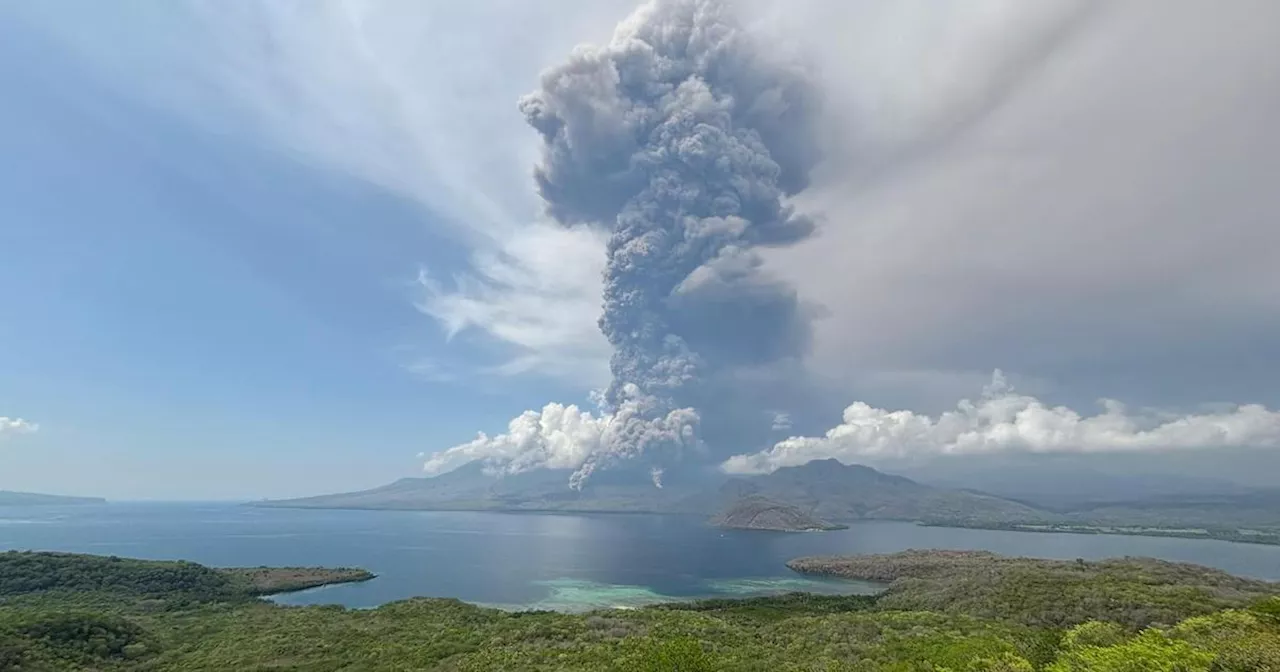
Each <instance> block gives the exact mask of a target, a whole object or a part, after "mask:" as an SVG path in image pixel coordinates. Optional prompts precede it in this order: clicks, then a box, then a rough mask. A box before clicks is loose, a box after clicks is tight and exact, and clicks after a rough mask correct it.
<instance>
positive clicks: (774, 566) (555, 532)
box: [0, 503, 1280, 610]
mask: <svg viewBox="0 0 1280 672" xmlns="http://www.w3.org/2000/svg"><path fill="white" fill-rule="evenodd" d="M908 548H952V549H986V550H991V551H995V552H998V553H1003V554H1008V555H1025V556H1035V557H1046V558H1066V559H1072V558H1104V557H1116V556H1124V555H1146V556H1153V557H1157V558H1164V559H1167V560H1177V561H1184V562H1194V563H1198V564H1203V565H1210V566H1214V567H1220V568H1222V569H1224V570H1227V571H1229V572H1232V573H1235V574H1240V575H1244V576H1252V577H1258V578H1265V579H1273V580H1280V546H1261V545H1250V544H1233V543H1227V542H1218V541H1208V540H1199V539H1167V538H1149V537H1123V536H1103V535H1072V534H1044V533H1031V532H1005V531H989V530H964V529H948V528H936V527H920V526H916V525H913V524H910V523H894V522H868V523H862V524H857V525H854V526H853V527H852V528H851V529H848V530H842V531H837V532H820V533H805V534H782V533H768V532H747V531H722V530H716V529H712V528H708V527H706V526H705V525H703V524H702V521H701V520H699V519H689V518H680V517H669V516H649V515H542V514H520V513H512V514H506V513H471V512H417V511H414V512H410V511H323V510H289V509H257V508H250V507H244V506H237V505H234V504H152V503H147V504H126V503H121V504H108V505H104V506H80V507H0V550H8V549H31V550H57V551H74V552H84V553H96V554H102V555H119V556H127V557H137V558H154V559H185V560H193V561H196V562H200V563H204V564H208V565H215V566H258V565H327V566H337V565H344V566H359V567H365V568H367V569H369V570H372V571H373V572H376V573H377V574H378V575H379V576H378V578H377V579H375V580H373V581H370V582H367V583H362V584H353V585H346V586H331V587H326V588H321V589H317V590H313V591H308V592H303V593H297V594H294V595H290V596H285V597H281V598H279V601H281V602H285V603H289V604H312V603H339V604H344V605H347V606H352V607H372V606H376V605H379V604H383V603H386V602H390V601H393V600H398V599H403V598H407V597H413V596H437V597H456V598H459V599H462V600H466V601H468V602H475V603H480V604H487V605H495V606H504V607H512V608H529V607H532V608H549V609H567V610H576V609H584V608H591V607H600V606H636V605H642V604H647V603H652V602H658V601H664V600H670V599H675V598H687V597H696V596H743V595H760V594H770V593H777V592H784V591H787V590H797V589H799V590H811V591H821V592H850V591H868V590H871V589H872V588H873V587H872V586H869V585H866V584H848V583H842V582H829V581H815V580H812V579H807V578H804V577H800V576H797V575H795V574H793V573H791V572H790V571H789V570H787V568H786V567H785V566H784V564H783V563H784V562H785V561H786V560H788V559H790V558H794V557H797V556H802V555H814V554H831V553H884V552H891V551H899V550H904V549H908Z"/></svg>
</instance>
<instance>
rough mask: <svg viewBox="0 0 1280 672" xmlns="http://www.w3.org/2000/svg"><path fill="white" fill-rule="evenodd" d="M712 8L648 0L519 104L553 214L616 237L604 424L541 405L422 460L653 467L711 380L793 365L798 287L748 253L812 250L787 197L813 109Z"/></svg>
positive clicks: (805, 154)
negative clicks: (639, 462)
mask: <svg viewBox="0 0 1280 672" xmlns="http://www.w3.org/2000/svg"><path fill="white" fill-rule="evenodd" d="M766 52H767V50H766V49H765V48H763V45H761V44H759V43H758V42H756V41H754V40H753V39H752V37H751V36H750V35H749V34H747V33H746V32H744V31H743V30H742V29H741V28H739V27H738V25H737V24H736V23H735V22H734V21H733V20H732V17H731V16H730V14H729V11H728V10H727V8H726V7H725V6H724V5H723V4H722V3H721V2H718V1H715V0H655V1H654V2H650V3H649V4H647V5H645V6H643V7H642V8H640V9H639V10H637V11H636V12H635V14H633V15H632V16H631V17H630V18H628V19H627V20H626V21H624V22H623V23H622V24H620V25H619V27H618V29H617V31H616V33H615V34H614V37H613V40H612V41H611V42H610V43H609V44H608V45H607V46H604V47H580V48H578V49H577V50H575V52H574V53H573V55H572V56H571V58H570V59H569V61H568V62H567V63H565V64H563V65H561V66H559V67H556V68H553V69H551V70H549V71H548V72H546V73H544V75H543V77H542V83H541V86H540V88H539V89H538V90H537V91H535V92H534V93H532V94H530V95H528V96H526V97H525V98H524V99H522V100H521V101H520V109H521V110H522V111H523V112H524V114H525V117H526V119H527V120H528V122H529V124H530V125H531V126H532V127H533V128H534V129H536V130H537V131H538V132H539V133H540V134H541V136H542V140H543V148H542V149H543V151H542V160H541V162H540V164H539V165H538V166H537V169H536V173H535V176H536V179H537V184H538V188H539V192H540V194H541V195H542V198H543V199H544V201H545V203H546V207H547V212H548V214H549V215H550V216H551V217H553V218H554V219H556V220H557V221H559V222H561V223H562V224H565V225H570V226H571V225H579V224H583V223H585V224H589V225H604V226H607V227H609V228H610V229H611V230H612V236H611V238H610V240H609V243H608V246H607V249H608V261H607V264H606V268H605V285H604V312H603V316H602V317H601V318H600V322H599V325H600V329H601V331H602V332H603V333H604V335H605V337H606V338H607V339H608V341H609V344H610V345H611V346H612V348H613V355H612V359H611V361H610V371H611V373H612V382H611V383H610V384H609V386H608V388H607V389H606V390H605V392H604V394H603V397H602V408H603V415H602V416H600V417H592V416H591V415H590V414H584V413H582V412H581V411H579V410H578V409H576V408H575V407H572V406H570V407H562V406H559V405H556V404H552V405H549V406H547V407H546V408H544V409H543V411H542V412H541V413H535V412H527V413H525V414H524V415H522V416H520V417H519V418H517V419H515V420H513V421H512V423H511V427H510V429H509V431H508V433H507V434H503V435H500V436H497V437H492V438H490V437H487V436H484V435H481V436H480V437H479V438H477V439H476V440H475V441H472V442H471V443H468V444H464V445H462V446H457V447H455V448H452V449H450V450H448V451H445V452H444V453H442V454H440V455H437V456H435V457H433V458H432V459H431V461H429V462H428V464H427V467H428V470H429V471H438V470H440V469H442V468H445V467H446V466H447V465H456V464H458V463H459V461H460V460H464V459H478V458H483V459H486V460H488V461H489V462H490V463H491V464H502V465H504V466H503V468H504V469H506V470H508V471H519V470H523V469H528V468H534V467H541V466H573V467H575V468H576V469H577V471H576V473H575V474H574V476H573V478H572V480H571V484H572V485H573V486H574V487H580V486H581V484H582V483H583V482H584V481H585V479H587V478H588V477H589V476H590V474H591V473H592V471H594V470H595V469H598V468H601V467H606V466H609V465H612V464H614V463H617V462H621V461H629V460H634V459H636V458H641V457H643V458H644V460H645V461H646V462H647V463H649V464H650V467H651V473H652V474H653V479H654V482H655V484H660V483H661V473H662V471H661V469H662V465H663V464H665V463H667V462H668V461H671V460H674V459H678V458H679V456H680V455H681V453H683V452H684V450H685V449H687V448H689V447H691V446H694V445H697V443H698V439H697V427H698V425H699V423H700V420H701V414H702V413H715V412H717V410H718V409H717V408H716V407H715V406H716V404H715V401H716V397H715V395H713V394H710V393H709V392H708V390H707V383H708V381H710V380H712V379H714V378H715V377H716V376H717V375H718V374H719V373H720V372H724V371H728V370H732V369H733V368H734V367H748V366H755V367H758V366H764V365H768V364H770V363H772V362H776V361H781V360H785V359H787V358H794V357H796V356H799V355H800V354H803V352H804V350H805V349H806V348H807V346H808V342H809V325H808V320H807V316H806V314H805V311H804V310H803V308H802V306H801V304H800V302H799V301H798V300H797V297H796V293H795V291H794V290H793V289H792V288H791V287H790V286H788V285H786V284H785V283H782V282H780V281H778V280H776V279H774V278H772V277H770V276H769V275H768V274H767V273H766V272H765V271H764V270H763V269H762V261H761V259H760V257H759V256H758V254H757V253H756V251H755V250H756V248H759V247H760V246H776V245H786V244H791V243H794V242H797V241H799V240H801V239H803V238H805V237H806V236H808V235H809V234H810V233H811V232H812V231H813V229H814V224H813V222H812V221H811V220H809V219H807V218H805V217H803V216H800V215H798V214H796V213H795V212H794V211H793V210H792V209H791V208H790V207H788V206H787V205H786V204H785V202H784V199H785V197H786V196H788V195H790V194H794V193H796V192H798V191H799V190H801V189H803V188H804V187H805V186H806V184H807V180H808V173H809V170H810V169H811V168H812V167H813V166H814V164H815V162H816V161H817V157H818V152H817V148H816V144H815V138H814V133H813V131H814V126H815V122H816V119H817V110H818V103H819V96H818V94H817V91H816V89H815V88H814V86H813V85H812V83H811V80H810V79H809V77H808V76H807V73H806V72H805V70H804V69H803V68H802V67H800V66H799V65H797V64H788V63H779V62H776V61H773V60H771V59H769V58H768V57H767V56H766Z"/></svg>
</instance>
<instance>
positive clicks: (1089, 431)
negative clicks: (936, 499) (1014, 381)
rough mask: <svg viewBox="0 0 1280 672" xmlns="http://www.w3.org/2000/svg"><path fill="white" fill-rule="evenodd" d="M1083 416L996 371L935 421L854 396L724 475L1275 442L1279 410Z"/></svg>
mask: <svg viewBox="0 0 1280 672" xmlns="http://www.w3.org/2000/svg"><path fill="white" fill-rule="evenodd" d="M1101 403H1102V406H1103V411H1102V412H1101V413H1098V414H1096V415H1092V416H1086V415H1082V414H1080V413H1078V412H1076V411H1074V410H1072V409H1070V408H1067V407H1065V406H1048V405H1046V404H1045V403H1043V402H1041V401H1040V400H1039V399H1036V398H1035V397H1031V396H1027V395H1023V394H1018V393H1016V392H1014V390H1013V389H1012V388H1011V387H1009V385H1008V384H1007V383H1006V382H1005V379H1004V376H1003V375H1002V374H1001V373H1000V372H999V371H996V373H995V375H994V376H993V378H992V382H991V384H990V385H989V386H987V388H986V389H985V390H984V391H983V394H982V396H981V398H980V399H978V400H977V401H970V400H968V399H965V400H962V401H960V402H959V403H958V404H957V405H956V409H955V410H953V411H948V412H946V413H942V414H940V415H938V416H937V417H930V416H928V415H923V414H917V413H915V412H912V411H908V410H899V411H889V410H885V409H880V408H873V407H872V406H870V405H868V404H866V403H863V402H856V403H854V404H852V405H851V406H849V407H848V408H846V409H845V411H844V421H843V422H842V423H841V424H839V425H836V426H835V427H833V428H831V429H830V430H828V431H827V433H826V434H825V435H824V436H820V437H800V436H798V437H792V438H789V439H787V440H785V441H780V442H778V443H777V444H775V445H774V446H773V447H772V448H770V449H768V450H764V451H761V452H759V453H755V454H750V455H737V456H734V457H732V458H730V459H728V460H727V461H725V462H724V464H723V465H721V468H722V469H723V470H724V471H726V472H729V473H736V474H757V473H769V472H772V471H774V470H776V469H778V468H780V467H788V466H796V465H800V464H804V463H806V462H809V461H811V460H816V459H826V458H835V459H837V460H840V461H841V462H845V463H854V462H858V461H861V460H885V459H890V460H893V459H903V458H916V457H929V456H936V455H979V454H992V453H1004V452H1030V453H1106V452H1123V451H1162V450H1176V449H1207V448H1280V411H1271V410H1268V409H1267V408H1266V407H1264V406H1261V405H1244V406H1233V407H1230V408H1219V409H1218V410H1214V411H1211V412H1204V413H1199V414H1176V413H1171V412H1161V411H1145V412H1142V413H1131V412H1130V411H1129V410H1128V409H1126V408H1125V406H1124V405H1123V404H1121V403H1119V402H1117V401H1113V400H1109V399H1104V400H1102V402H1101Z"/></svg>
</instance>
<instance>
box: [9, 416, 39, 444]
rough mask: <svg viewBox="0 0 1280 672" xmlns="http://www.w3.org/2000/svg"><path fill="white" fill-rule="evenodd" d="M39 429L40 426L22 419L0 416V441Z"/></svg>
mask: <svg viewBox="0 0 1280 672" xmlns="http://www.w3.org/2000/svg"><path fill="white" fill-rule="evenodd" d="M39 429H40V425H37V424H35V423H33V422H28V421H26V420H23V419H22V418H6V417H4V416H2V415H0V439H3V438H5V437H7V436H13V435H17V434H31V433H33V432H35V431H37V430H39Z"/></svg>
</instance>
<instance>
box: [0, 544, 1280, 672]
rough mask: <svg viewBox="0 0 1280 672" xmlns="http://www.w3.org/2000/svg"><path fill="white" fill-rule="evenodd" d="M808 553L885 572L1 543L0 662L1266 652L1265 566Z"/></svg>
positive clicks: (364, 663) (235, 666)
mask: <svg viewBox="0 0 1280 672" xmlns="http://www.w3.org/2000/svg"><path fill="white" fill-rule="evenodd" d="M823 562H824V563H826V565H824V566H825V567H827V568H828V569H827V571H831V568H832V567H836V566H837V565H836V563H837V562H844V563H845V564H843V565H840V566H841V567H845V568H856V570H855V569H847V571H850V572H853V571H857V572H858V573H860V574H863V575H874V576H875V577H876V578H879V579H882V580H886V581H890V582H892V583H891V586H890V588H889V590H888V592H887V593H886V594H884V595H883V596H845V597H840V596H813V595H801V594H794V595H786V596H781V597H776V598H757V599H749V600H740V601H733V600H712V601H705V602H694V603H687V604H670V605H662V606H658V607H653V608H648V609H638V610H607V611H599V612H595V613H590V614H581V615H569V614H559V613H551V612H527V613H507V612H501V611H496V610H492V609H483V608H480V607H475V606H471V605H467V604H464V603H461V602H458V601H456V600H442V599H414V600H408V601H404V602H398V603H394V604H389V605H386V606H384V607H381V608H379V609H374V610H347V609H341V608H337V607H281V606H277V605H273V604H270V603H266V602H262V601H259V600H257V599H255V598H253V597H252V596H251V594H250V592H248V591H249V590H251V589H250V588H247V587H246V586H247V585H248V584H247V583H246V582H245V581H244V580H243V577H242V576H237V575H235V574H230V573H227V572H223V571H220V570H213V569H208V568H204V567H201V566H199V565H193V564H191V563H152V562H142V561H133V560H119V559H110V558H91V557H86V556H70V555H57V554H17V553H14V554H4V555H0V577H3V578H4V582H3V584H0V585H2V586H3V592H0V670H6V671H8V670H15V671H17V670H26V671H37V670H84V669H92V670H155V671H160V670H268V669H273V670H281V669H287V670H314V671H320V670H455V671H462V670H618V671H622V670H655V671H656V670H680V671H684V672H688V671H697V670H726V671H727V670H761V671H763V670H795V671H800V670H805V671H808V670H848V671H855V670H856V671H868V672H870V671H877V670H882V671H892V672H911V671H922V672H923V671H932V672H943V671H946V670H950V671H952V672H982V671H987V672H996V671H1003V672H1015V671H1016V672H1027V671H1035V670H1045V671H1047V672H1076V671H1085V670H1088V671H1101V672H1108V671H1114V672H1146V671H1167V672H1174V671H1178V672H1211V671H1212V672H1217V671H1222V672H1246V671H1257V672H1267V671H1275V670H1280V597H1275V594H1276V593H1277V592H1280V586H1276V585H1273V584H1266V583H1262V582H1256V581H1249V580H1244V579H1237V578H1234V577H1229V576H1227V575H1225V574H1222V573H1221V572H1216V571H1213V570H1207V569H1204V568H1197V567H1191V566H1187V565H1174V564H1170V563H1157V562H1154V561H1146V560H1123V561H1111V562H1103V563H1057V562H1044V561H1031V560H1009V559H1003V558H997V557H995V556H990V555H985V554H969V553H964V554H940V553H934V554H921V553H908V554H898V555H895V556H878V557H875V558H871V559H867V560H856V559H853V560H851V559H843V560H841V561H837V560H832V559H827V560H824V561H823ZM814 571H816V570H814ZM46 574H47V575H49V576H52V577H53V579H48V578H42V577H43V576H44V575H46ZM169 580H172V581H173V584H172V585H171V586H170V587H169V588H166V587H165V585H164V582H165V581H169ZM971 590H972V591H976V592H975V593H974V594H972V595H967V594H966V593H967V592H969V591H971Z"/></svg>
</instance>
